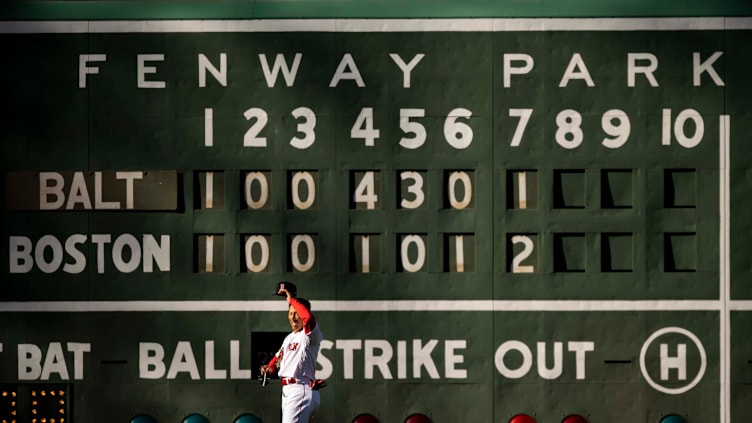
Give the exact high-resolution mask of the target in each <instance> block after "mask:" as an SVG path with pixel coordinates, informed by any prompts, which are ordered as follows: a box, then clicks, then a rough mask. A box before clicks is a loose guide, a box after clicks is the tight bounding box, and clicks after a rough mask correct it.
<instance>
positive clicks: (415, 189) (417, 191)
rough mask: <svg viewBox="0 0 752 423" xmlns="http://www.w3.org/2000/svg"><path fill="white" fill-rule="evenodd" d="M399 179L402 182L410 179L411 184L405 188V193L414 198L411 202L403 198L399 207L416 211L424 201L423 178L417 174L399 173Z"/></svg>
mask: <svg viewBox="0 0 752 423" xmlns="http://www.w3.org/2000/svg"><path fill="white" fill-rule="evenodd" d="M400 179H402V180H403V181H404V180H406V179H412V181H413V184H412V185H410V186H408V187H407V192H409V193H411V194H413V195H414V196H415V198H414V199H412V200H408V199H406V198H403V199H402V201H401V202H400V206H402V208H405V209H417V208H418V207H420V206H421V205H422V204H423V201H424V200H425V195H424V194H423V176H421V174H420V173H418V172H402V173H400Z"/></svg>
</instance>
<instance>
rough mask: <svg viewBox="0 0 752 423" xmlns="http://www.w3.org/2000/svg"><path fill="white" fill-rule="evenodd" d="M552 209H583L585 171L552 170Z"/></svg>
mask: <svg viewBox="0 0 752 423" xmlns="http://www.w3.org/2000/svg"><path fill="white" fill-rule="evenodd" d="M553 188H554V192H553V194H554V208H557V209H583V208H585V171H584V170H581V169H572V170H561V169H558V170H554V187H553Z"/></svg>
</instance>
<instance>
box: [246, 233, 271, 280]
mask: <svg viewBox="0 0 752 423" xmlns="http://www.w3.org/2000/svg"><path fill="white" fill-rule="evenodd" d="M254 246H258V248H259V250H260V251H259V253H260V254H259V255H260V257H259V261H258V262H255V261H254V260H253V247H254ZM268 265H269V243H268V242H267V240H266V238H264V237H263V236H261V235H252V236H249V237H248V240H247V241H246V242H245V267H246V268H247V269H248V271H249V272H253V273H258V272H263V271H264V269H266V267H267V266H268Z"/></svg>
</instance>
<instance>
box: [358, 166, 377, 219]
mask: <svg viewBox="0 0 752 423" xmlns="http://www.w3.org/2000/svg"><path fill="white" fill-rule="evenodd" d="M373 173H374V172H373V171H371V170H369V171H368V172H366V173H364V174H363V179H361V180H360V183H359V184H358V186H357V187H356V188H355V195H354V197H353V200H354V201H355V202H356V203H365V204H366V208H367V209H368V210H373V209H375V208H376V203H377V202H378V201H379V197H378V196H377V195H376V190H375V185H376V183H375V181H374V175H373Z"/></svg>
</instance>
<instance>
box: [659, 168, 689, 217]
mask: <svg viewBox="0 0 752 423" xmlns="http://www.w3.org/2000/svg"><path fill="white" fill-rule="evenodd" d="M663 203H664V207H666V208H694V207H696V206H697V175H696V172H695V170H694V169H665V170H664V171H663Z"/></svg>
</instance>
